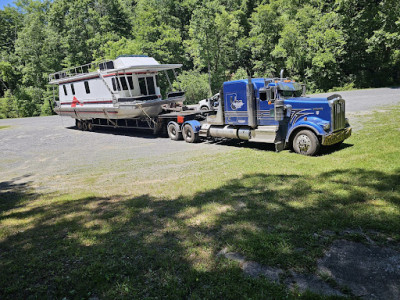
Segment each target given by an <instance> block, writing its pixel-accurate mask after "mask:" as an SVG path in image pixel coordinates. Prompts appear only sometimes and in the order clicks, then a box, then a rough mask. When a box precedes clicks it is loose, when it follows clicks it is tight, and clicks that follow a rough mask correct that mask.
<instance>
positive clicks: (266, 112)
mask: <svg viewBox="0 0 400 300" xmlns="http://www.w3.org/2000/svg"><path fill="white" fill-rule="evenodd" d="M274 113H275V111H274V102H273V101H271V102H270V103H269V102H268V101H267V100H265V101H262V100H260V97H259V96H257V125H260V126H267V125H278V123H279V122H278V121H275V118H274Z"/></svg>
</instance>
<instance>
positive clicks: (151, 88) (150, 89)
mask: <svg viewBox="0 0 400 300" xmlns="http://www.w3.org/2000/svg"><path fill="white" fill-rule="evenodd" d="M146 79H147V89H148V95H154V94H155V93H156V89H155V87H154V78H153V76H152V77H147V78H146Z"/></svg>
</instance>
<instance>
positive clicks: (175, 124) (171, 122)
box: [167, 121, 181, 132]
mask: <svg viewBox="0 0 400 300" xmlns="http://www.w3.org/2000/svg"><path fill="white" fill-rule="evenodd" d="M170 124H174V126H175V128H177V129H178V130H179V132H181V126H179V124H178V123H176V122H175V121H169V122H168V124H167V128H168V126H169V125H170Z"/></svg>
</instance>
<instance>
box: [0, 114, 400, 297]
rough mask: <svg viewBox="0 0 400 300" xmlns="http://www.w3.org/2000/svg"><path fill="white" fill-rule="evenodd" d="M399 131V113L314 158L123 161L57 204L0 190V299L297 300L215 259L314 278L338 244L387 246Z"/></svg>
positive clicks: (398, 230)
mask: <svg viewBox="0 0 400 300" xmlns="http://www.w3.org/2000/svg"><path fill="white" fill-rule="evenodd" d="M399 124H400V108H394V109H393V110H391V111H387V112H381V113H376V114H375V115H373V118H371V119H369V121H368V123H365V124H364V126H363V129H362V130H360V131H358V132H357V133H355V134H354V135H353V136H352V137H351V138H350V139H349V140H347V141H346V142H345V144H344V145H343V146H342V148H340V149H339V150H337V151H328V150H326V151H325V152H323V154H322V155H320V156H318V157H305V156H300V155H297V154H294V153H291V152H289V151H284V152H281V153H275V152H273V151H272V150H271V148H270V146H261V145H256V146H254V145H252V144H245V145H244V146H243V144H242V143H233V144H231V143H229V145H227V146H226V153H218V154H212V155H205V154H200V153H195V154H194V155H189V156H187V157H186V156H184V157H163V158H162V162H160V163H159V166H158V167H157V164H154V163H153V164H150V163H149V164H147V162H146V161H132V162H131V161H122V162H121V163H120V166H118V167H116V168H117V169H114V170H113V169H108V168H106V167H104V166H103V167H101V166H100V167H99V169H98V170H90V173H92V174H94V175H90V174H89V172H88V174H87V175H86V174H85V175H84V176H85V180H84V184H83V185H82V187H79V188H76V189H74V192H73V193H64V194H61V195H59V194H58V195H55V194H45V193H40V194H39V193H37V192H36V191H35V190H33V189H31V188H30V186H29V185H25V184H18V183H15V182H3V183H2V187H1V190H0V199H1V200H0V270H1V272H0V298H4V299H6V298H13V299H15V298H29V297H32V298H60V299H62V298H67V299H78V298H79V299H85V298H90V297H98V298H101V299H103V298H106V299H115V298H119V299H132V298H140V299H141V298H149V299H156V298H158V299H159V298H171V299H176V298H194V299H207V298H208V299H215V298H224V299H225V298H226V299H237V298H254V299H265V298H275V299H276V298H279V299H280V298H293V299H294V298H299V297H301V296H298V295H297V294H295V293H291V292H288V291H287V290H286V288H285V287H283V286H280V285H275V284H272V283H269V282H268V281H267V280H265V279H263V278H258V279H254V278H250V277H247V276H246V275H244V274H243V272H242V271H241V269H240V266H239V264H238V263H236V262H232V261H228V260H226V259H224V258H221V257H218V256H217V253H218V252H219V251H220V250H221V249H223V248H225V247H227V248H228V249H229V250H231V251H235V252H240V253H241V254H243V255H244V256H246V257H247V258H248V259H250V260H254V261H256V262H258V263H262V264H265V265H269V266H273V267H280V268H283V269H285V270H289V269H295V270H296V271H300V272H301V271H305V272H313V271H314V270H315V267H316V260H317V259H318V258H319V257H321V256H322V255H323V250H324V249H326V248H327V247H328V246H329V245H330V243H331V242H332V241H333V240H334V239H336V238H348V239H354V240H357V241H361V242H365V241H366V240H365V237H364V235H368V236H369V237H370V238H371V239H373V240H374V241H375V242H376V243H377V244H378V245H387V244H389V245H391V244H396V243H398V242H399V241H400V221H399V220H400V207H399V206H400V188H399V183H400V162H399V157H400V125H399ZM197 154H199V155H197ZM114 164H115V163H114ZM117 165H118V164H117ZM143 166H148V168H147V169H146V168H143ZM140 168H142V169H143V173H139V171H138V170H139V169H140ZM107 170H108V171H107ZM107 172H108V173H107ZM111 172H114V173H115V174H121V175H122V176H116V175H112V176H110V174H111ZM101 173H105V175H104V176H106V177H104V178H102V177H101ZM114 173H113V174H114ZM131 173H132V174H133V175H132V174H131ZM65 176H67V175H65ZM63 179H64V178H61V180H63ZM85 185H86V187H85ZM346 230H347V231H349V230H352V232H354V234H350V235H343V232H345V231H346ZM325 231H329V232H333V233H336V234H337V235H327V236H325V235H324V232H325ZM357 232H360V234H358V233H357ZM321 237H322V238H321ZM314 296H315V295H314ZM304 297H305V298H307V297H310V294H306V295H304ZM315 298H316V299H319V296H315ZM321 298H322V297H321Z"/></svg>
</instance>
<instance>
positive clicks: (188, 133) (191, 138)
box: [183, 124, 199, 143]
mask: <svg viewBox="0 0 400 300" xmlns="http://www.w3.org/2000/svg"><path fill="white" fill-rule="evenodd" d="M183 139H184V140H185V141H186V142H187V143H196V142H197V141H198V140H199V133H198V132H194V130H193V128H192V126H190V125H189V124H186V125H185V126H183Z"/></svg>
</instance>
